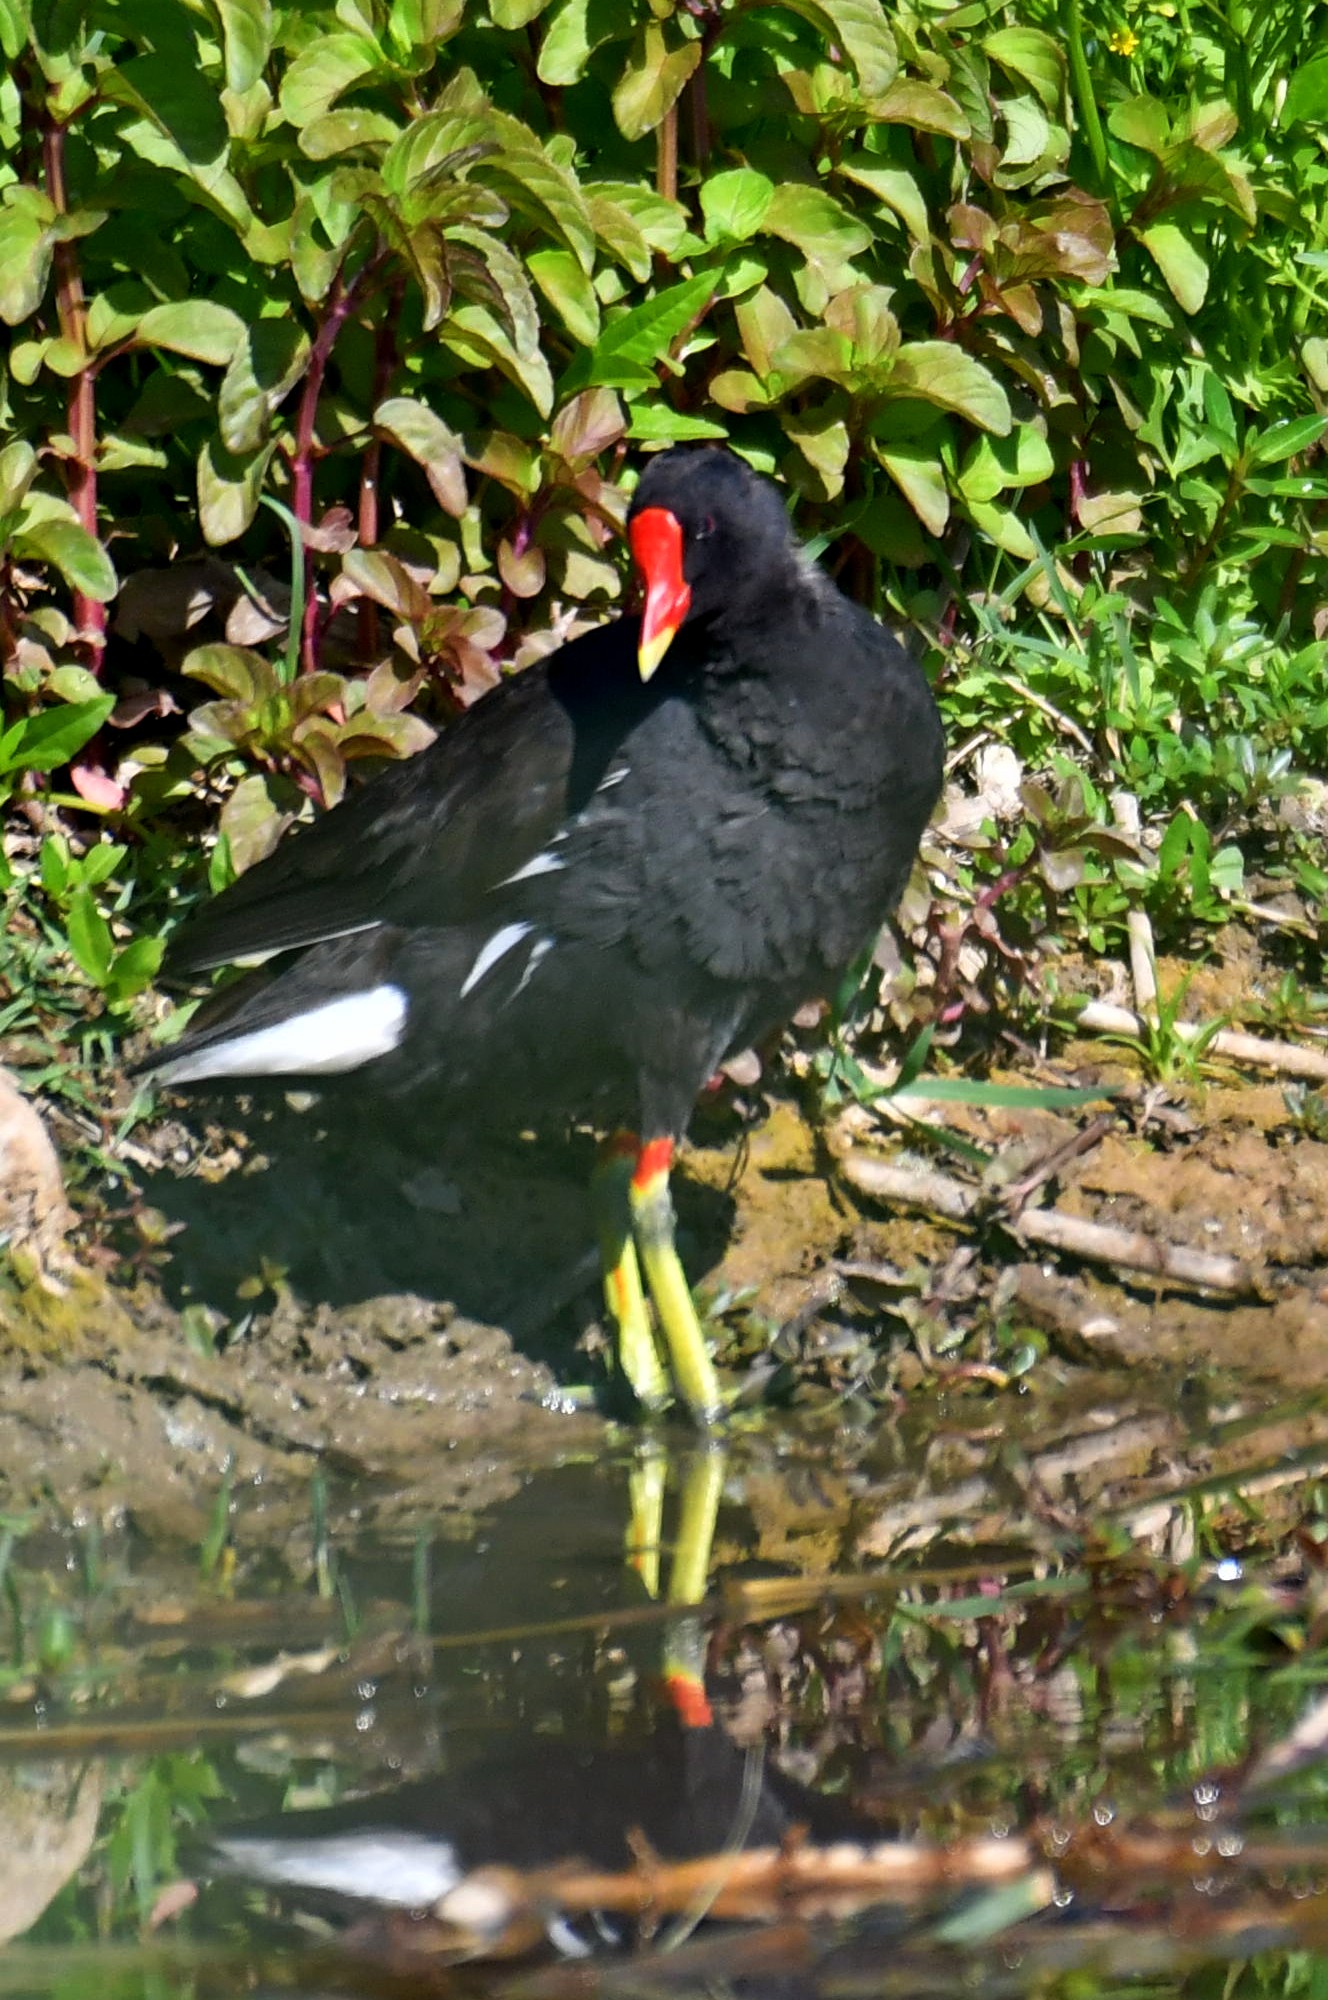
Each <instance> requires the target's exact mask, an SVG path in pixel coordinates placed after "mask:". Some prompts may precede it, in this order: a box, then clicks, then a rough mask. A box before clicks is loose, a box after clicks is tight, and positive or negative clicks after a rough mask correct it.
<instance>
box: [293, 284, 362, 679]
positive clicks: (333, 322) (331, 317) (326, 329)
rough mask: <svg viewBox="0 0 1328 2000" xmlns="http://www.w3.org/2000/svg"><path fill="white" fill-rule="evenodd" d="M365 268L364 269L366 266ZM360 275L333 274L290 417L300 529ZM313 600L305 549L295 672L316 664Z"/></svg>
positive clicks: (306, 519) (309, 519)
mask: <svg viewBox="0 0 1328 2000" xmlns="http://www.w3.org/2000/svg"><path fill="white" fill-rule="evenodd" d="M365 268H366V269H367V268H368V267H367V266H366V267H365ZM363 276H364V272H363V271H361V272H359V274H358V276H357V277H356V278H354V279H352V280H351V282H350V284H345V283H344V282H343V280H342V276H341V273H340V272H339V271H338V273H337V275H336V277H335V278H334V279H333V281H332V290H331V292H330V293H329V295H328V303H327V311H326V313H325V315H324V317H323V323H322V325H321V326H320V327H319V329H318V332H317V333H316V334H315V335H314V344H313V348H312V351H311V352H310V355H309V367H308V369H307V371H306V373H305V377H304V390H303V393H302V395H301V397H300V408H299V414H298V415H297V417H296V419H295V450H294V452H293V454H292V456H291V512H292V513H293V514H294V516H295V518H296V520H297V521H298V522H299V524H300V526H301V528H310V527H312V526H313V519H314V459H315V456H316V455H317V450H316V446H315V444H314V427H315V425H316V423H317V421H318V399H319V397H320V396H321V394H322V392H323V382H324V379H325V377H326V375H327V364H328V362H329V361H330V360H331V358H332V349H333V348H334V347H335V346H336V344H337V335H338V334H339V333H340V332H341V329H342V327H343V326H344V325H345V323H346V320H347V318H348V317H349V314H350V310H351V307H352V305H353V304H354V302H355V294H356V290H357V288H358V285H359V280H360V279H361V278H362V277H363ZM317 638H318V597H317V594H316V592H315V590H314V558H313V551H312V549H310V548H309V546H308V544H307V543H306V544H305V549H304V621H303V623H302V625H301V627H300V672H301V673H304V674H308V673H312V672H313V670H314V668H315V667H316V666H317V664H318V645H317Z"/></svg>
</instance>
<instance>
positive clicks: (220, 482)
mask: <svg viewBox="0 0 1328 2000" xmlns="http://www.w3.org/2000/svg"><path fill="white" fill-rule="evenodd" d="M273 450H274V446H273V445H272V444H271V443H270V442H269V443H268V444H265V445H263V446H261V447H260V449H259V450H258V451H255V452H250V453H249V454H248V455H246V456H238V457H237V456H236V455H235V454H234V453H233V452H229V451H227V449H226V447H225V445H224V444H223V443H222V442H221V439H220V438H212V439H210V440H209V442H208V443H207V444H205V445H204V447H203V449H202V451H201V452H200V453H199V457H198V520H199V526H200V527H201V528H202V530H203V534H204V537H205V539H206V540H207V541H208V542H210V543H211V545H212V546H213V548H219V547H221V546H222V544H224V543H226V542H234V541H237V540H238V539H239V537H240V536H241V535H242V534H243V533H244V531H245V529H246V528H247V527H248V526H249V525H250V523H251V522H252V520H253V518H254V515H255V514H256V513H257V511H258V499H259V495H260V494H261V492H262V490H263V475H264V474H265V473H266V471H267V468H268V461H269V459H270V458H271V457H272V453H273Z"/></svg>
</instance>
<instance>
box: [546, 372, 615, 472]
mask: <svg viewBox="0 0 1328 2000" xmlns="http://www.w3.org/2000/svg"><path fill="white" fill-rule="evenodd" d="M625 428H626V419H625V418H624V416H623V413H622V404H621V403H620V402H619V401H618V398H617V397H616V396H615V395H614V393H613V391H612V389H583V390H582V392H581V394H580V395H579V396H573V398H572V400H571V402H570V403H564V405H563V407H562V409H561V410H559V412H558V414H557V416H556V417H555V418H554V420H553V428H552V430H551V431H550V432H549V448H550V450H551V451H555V452H556V453H557V454H558V456H559V457H560V458H563V459H565V460H566V461H567V463H568V464H569V465H571V466H575V467H577V468H578V469H579V468H581V467H582V466H586V465H589V464H590V462H591V460H592V459H595V458H598V457H599V455H600V453H601V452H602V451H607V450H608V449H609V447H610V445H615V444H617V442H618V440H619V438H620V437H621V436H622V434H623V431H624V429H625Z"/></svg>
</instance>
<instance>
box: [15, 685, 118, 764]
mask: <svg viewBox="0 0 1328 2000" xmlns="http://www.w3.org/2000/svg"><path fill="white" fill-rule="evenodd" d="M114 707H115V696H114V695H111V694H104V695H98V696H97V698H96V700H95V701H79V702H68V703H63V702H62V703H61V704H60V705H59V706H58V707H55V708H43V709H39V710H38V712H37V714H36V715H29V716H25V717H24V719H23V720H22V721H21V722H20V723H18V724H16V725H15V728H14V729H13V730H10V731H7V732H6V735H5V738H4V741H5V743H6V744H9V745H10V747H9V748H8V750H7V751H6V752H5V754H4V755H3V757H0V768H3V769H4V770H6V771H55V770H58V769H59V767H60V765H61V764H67V763H68V762H69V760H70V759H71V757H74V756H76V755H77V753H78V752H79V751H80V750H81V749H82V748H83V745H84V744H85V743H89V742H91V740H92V738H93V737H94V736H95V735H96V734H97V731H98V730H99V729H100V728H101V726H102V724H103V723H104V722H105V720H106V718H107V716H108V715H109V714H110V712H111V710H112V709H113V708H114ZM11 737H12V739H13V741H12V744H11V743H10V739H11Z"/></svg>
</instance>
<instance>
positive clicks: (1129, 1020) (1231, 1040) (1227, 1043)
mask: <svg viewBox="0 0 1328 2000" xmlns="http://www.w3.org/2000/svg"><path fill="white" fill-rule="evenodd" d="M1150 1025H1151V1024H1150V1023H1149V1022H1147V1021H1146V1020H1145V1019H1144V1018H1143V1016H1142V1015H1141V1014H1135V1013H1132V1012H1131V1011H1130V1009H1129V1008H1128V1007H1114V1006H1112V1004H1111V1002H1110V1001H1107V1000H1090V1001H1089V1002H1088V1004H1087V1006H1086V1007H1081V1008H1080V1010H1079V1012H1078V1013H1077V1014H1076V1015H1075V1026H1076V1027H1077V1028H1086V1029H1087V1030H1088V1031H1089V1033H1090V1034H1095V1035H1139V1036H1146V1035H1147V1033H1148V1029H1149V1026H1150ZM1173 1033H1174V1034H1175V1035H1176V1036H1177V1038H1178V1039H1179V1040H1180V1041H1182V1042H1196V1041H1198V1040H1199V1038H1200V1037H1201V1036H1203V1035H1206V1034H1207V1033H1208V1030H1207V1029H1206V1028H1205V1027H1203V1026H1202V1025H1201V1024H1199V1023H1197V1022H1194V1021H1177V1022H1176V1025H1175V1028H1174V1030H1173ZM1209 1051H1211V1052H1212V1054H1213V1055H1218V1056H1226V1057H1227V1059H1228V1061H1230V1062H1235V1063H1251V1064H1253V1066H1254V1067H1255V1068H1256V1069H1271V1070H1276V1071H1277V1072H1278V1074H1279V1075H1281V1076H1303V1077H1309V1078H1311V1079H1312V1080H1313V1081H1314V1082H1315V1083H1328V1049H1307V1048H1303V1047H1302V1046H1301V1045H1300V1043H1298V1042H1268V1041H1264V1039H1263V1038H1262V1036H1259V1035H1243V1034H1240V1033H1238V1032H1237V1030H1236V1029H1234V1028H1219V1029H1218V1031H1217V1033H1216V1034H1215V1035H1214V1036H1213V1037H1212V1039H1211V1041H1209V1043H1208V1045H1207V1049H1206V1050H1205V1053H1208V1052H1209Z"/></svg>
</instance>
